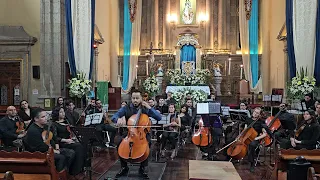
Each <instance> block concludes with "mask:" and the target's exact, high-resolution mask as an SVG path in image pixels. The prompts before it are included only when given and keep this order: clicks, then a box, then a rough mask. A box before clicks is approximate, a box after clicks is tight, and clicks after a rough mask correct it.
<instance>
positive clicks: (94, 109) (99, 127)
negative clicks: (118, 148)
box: [86, 106, 117, 145]
mask: <svg viewBox="0 0 320 180" xmlns="http://www.w3.org/2000/svg"><path fill="white" fill-rule="evenodd" d="M94 113H103V110H102V109H99V108H97V107H93V106H91V107H90V108H88V110H87V111H86V114H94ZM105 119H106V117H105V114H103V118H102V121H101V123H100V124H95V125H92V126H94V127H95V128H96V130H97V131H98V132H99V133H100V138H101V139H100V140H101V141H103V140H104V138H103V137H104V136H103V132H102V131H108V132H109V133H110V144H111V145H113V144H114V138H115V137H116V133H117V128H115V127H113V126H111V125H110V124H104V120H105Z"/></svg>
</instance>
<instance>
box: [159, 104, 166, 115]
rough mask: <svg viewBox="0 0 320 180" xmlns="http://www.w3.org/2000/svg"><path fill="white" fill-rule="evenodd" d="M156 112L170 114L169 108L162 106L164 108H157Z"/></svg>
mask: <svg viewBox="0 0 320 180" xmlns="http://www.w3.org/2000/svg"><path fill="white" fill-rule="evenodd" d="M156 110H159V111H160V113H161V114H164V113H168V112H169V111H168V106H167V105H165V104H164V105H162V106H156Z"/></svg>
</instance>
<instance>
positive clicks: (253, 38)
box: [249, 0, 259, 87]
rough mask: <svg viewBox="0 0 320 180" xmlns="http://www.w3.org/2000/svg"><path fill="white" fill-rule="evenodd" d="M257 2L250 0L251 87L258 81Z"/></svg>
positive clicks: (256, 0)
mask: <svg viewBox="0 0 320 180" xmlns="http://www.w3.org/2000/svg"><path fill="white" fill-rule="evenodd" d="M258 7H259V1H258V0H252V10H251V17H250V20H249V47H250V66H251V76H252V86H253V87H255V86H256V85H257V83H258V80H259V9H258Z"/></svg>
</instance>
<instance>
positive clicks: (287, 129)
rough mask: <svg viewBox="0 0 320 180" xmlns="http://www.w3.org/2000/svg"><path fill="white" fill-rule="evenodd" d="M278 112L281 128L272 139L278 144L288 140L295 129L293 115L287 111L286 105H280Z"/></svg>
mask: <svg viewBox="0 0 320 180" xmlns="http://www.w3.org/2000/svg"><path fill="white" fill-rule="evenodd" d="M280 111H281V112H280V114H279V115H278V119H279V120H280V122H281V127H280V129H279V130H277V131H276V132H275V133H274V137H275V139H276V141H277V142H279V143H281V141H282V140H284V139H289V136H290V134H292V133H293V131H294V130H295V129H296V121H295V118H294V115H293V114H291V113H289V112H288V111H287V105H286V104H285V103H281V104H280Z"/></svg>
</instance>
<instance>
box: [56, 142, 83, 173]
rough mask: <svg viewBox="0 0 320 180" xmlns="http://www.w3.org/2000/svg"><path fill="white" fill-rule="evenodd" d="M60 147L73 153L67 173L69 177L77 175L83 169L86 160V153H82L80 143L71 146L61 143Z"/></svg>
mask: <svg viewBox="0 0 320 180" xmlns="http://www.w3.org/2000/svg"><path fill="white" fill-rule="evenodd" d="M60 146H61V147H63V148H66V149H69V150H72V151H74V160H73V161H72V163H71V166H70V168H69V173H70V175H77V174H79V173H80V172H81V171H82V169H83V167H84V162H85V159H86V153H85V151H84V147H83V146H82V145H81V144H80V143H72V144H65V143H61V144H60Z"/></svg>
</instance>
